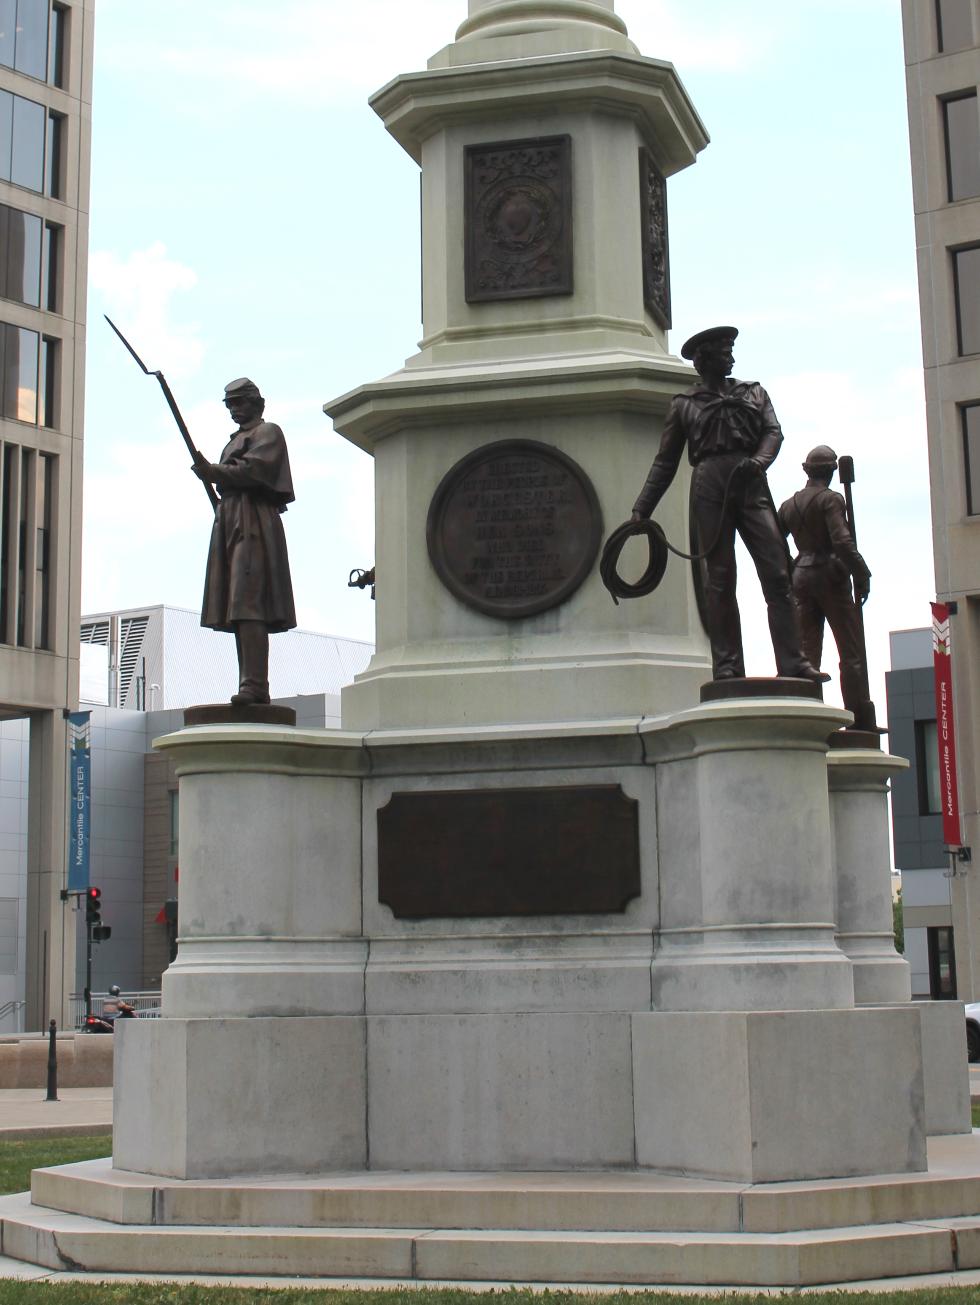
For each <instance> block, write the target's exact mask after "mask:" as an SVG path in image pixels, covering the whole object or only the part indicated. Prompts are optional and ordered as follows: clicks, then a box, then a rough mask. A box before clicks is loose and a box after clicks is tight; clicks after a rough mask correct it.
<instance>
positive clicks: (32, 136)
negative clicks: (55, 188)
mask: <svg viewBox="0 0 980 1305" xmlns="http://www.w3.org/2000/svg"><path fill="white" fill-rule="evenodd" d="M13 98H14V114H13V130H12V132H11V148H10V180H11V181H12V182H13V183H14V185H15V186H24V187H26V189H27V190H38V191H40V190H42V189H43V188H44V106H43V105H41V104H35V103H34V101H33V100H25V99H24V97H23V96H22V95H15V96H14V97H13Z"/></svg>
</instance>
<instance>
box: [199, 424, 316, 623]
mask: <svg viewBox="0 0 980 1305" xmlns="http://www.w3.org/2000/svg"><path fill="white" fill-rule="evenodd" d="M217 466H218V468H219V469H220V475H219V476H218V478H217V480H216V482H215V483H216V487H217V490H218V493H219V494H220V496H221V498H220V502H219V504H218V510H217V512H216V513H215V517H214V528H213V530H212V531H211V546H210V549H209V551H208V567H207V574H206V576H205V580H204V602H203V604H202V607H201V624H202V625H206V626H210V628H211V629H212V630H227V631H231V632H234V629H235V626H236V624H237V623H238V622H239V621H262V622H264V624H265V625H266V626H268V628H269V632H270V634H276V633H279V632H281V631H283V630H291V629H293V627H294V626H295V625H296V609H295V606H294V604H293V586H292V582H291V580H290V578H289V557H288V555H287V553H286V535H285V532H284V531H283V528H282V513H283V512H285V511H286V505H287V503H292V502H293V499H294V498H295V495H294V493H293V481H292V477H291V475H290V471H289V455H288V453H287V452H286V441H285V439H284V437H283V433H282V431H281V430H280V429H279V427H278V426H276V425H275V424H274V423H273V422H269V421H262V420H260V419H256V420H255V421H252V422H249V423H248V425H246V426H243V427H242V428H241V429H240V430H239V431H237V432H236V434H235V435H234V436H233V437H232V439H231V440H230V441H229V443H228V444H227V445H226V446H225V448H224V450H223V451H222V454H221V460H220V462H219V463H218V464H217Z"/></svg>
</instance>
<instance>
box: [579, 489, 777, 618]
mask: <svg viewBox="0 0 980 1305" xmlns="http://www.w3.org/2000/svg"><path fill="white" fill-rule="evenodd" d="M744 474H745V473H744V472H742V471H740V470H739V464H736V465H735V466H734V467H733V468H732V470H731V474H730V475H729V477H728V481H727V482H726V484H725V494H724V497H723V499H722V503H721V511H720V512H719V514H718V529H717V530H716V531H715V537H714V539H712V541H711V543H710V544H709V545H708V547H707V548H705V549H702V551H701V552H700V553H685V552H683V551H682V550H681V549H679V548H675V547H674V545H673V544H672V543H671V542H670V540H669V539H668V538H667V536H666V535H665V534H664V532H663V529H662V528H661V527H660V526H658V525H657V523H656V521H649V520H647V521H624V522H623V524H622V525H621V526H617V527H616V529H615V530H614V531H613V532H612V534H611V535H610V536H609V538H608V539H607V540H606V542H605V544H604V545H603V549H602V556H601V558H600V559H599V578H600V579H601V580H602V583H603V584H604V585H605V586H606V588H607V589H608V590H609V592H610V593H611V594H612V600H613V602H614V603H615V604H616V606H617V607H618V606H619V600H620V599H621V598H645V597H646V595H647V594H652V593H653V591H654V589H656V588H657V586H658V585H659V584H660V582H661V580H662V579H663V578H664V572H665V571H666V570H667V561H668V557H667V555H668V552H670V553H673V554H674V556H675V557H682V558H683V559H684V560H685V561H686V562H701V561H703V560H704V558H706V557H707V556H708V554H709V553H712V552H713V551H714V549H715V547H716V545H717V543H718V540H719V539H720V538H721V532H722V529H723V528H724V523H725V510H726V509H727V507H728V499H729V497H730V495H731V492H732V489H733V488H734V486H735V485H736V483H737V482H738V481H739V480H740V479H742V478H743V477H744ZM773 510H774V511H775V508H774V509H773ZM637 535H646V537H647V565H646V569H645V570H644V572H643V574H642V575H641V576H640V578H639V580H637V581H636V583H635V584H630V582H629V581H628V580H624V579H623V577H622V576H621V575H620V574H619V569H618V568H619V559H620V557H621V556H622V553H623V549H624V548H625V547H626V544H627V543H628V541H629V540H631V539H633V538H635V537H636V536H637Z"/></svg>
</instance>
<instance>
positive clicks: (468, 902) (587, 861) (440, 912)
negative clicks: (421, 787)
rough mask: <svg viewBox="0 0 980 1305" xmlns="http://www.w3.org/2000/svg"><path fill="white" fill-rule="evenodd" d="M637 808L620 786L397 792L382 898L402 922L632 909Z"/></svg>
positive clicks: (384, 817) (387, 831)
mask: <svg viewBox="0 0 980 1305" xmlns="http://www.w3.org/2000/svg"><path fill="white" fill-rule="evenodd" d="M638 806H639V804H638V803H637V801H636V800H635V799H634V798H629V797H627V796H626V794H625V793H624V792H623V790H622V789H621V788H620V786H619V785H618V784H602V785H596V786H594V787H584V786H582V787H565V788H520V789H473V790H469V789H456V790H448V791H443V792H436V793H433V792H426V793H393V794H392V796H391V800H390V801H389V802H388V804H387V806H385V807H382V808H381V809H380V810H379V812H378V900H379V901H380V902H382V903H383V904H384V905H385V906H389V907H390V908H391V909H392V911H393V912H394V913H395V915H396V916H397V917H398V918H399V919H403V920H417V919H425V918H427V917H438V916H443V917H447V916H449V917H456V918H459V917H466V916H488V915H594V914H606V913H610V912H622V911H625V909H626V906H627V904H628V903H629V902H630V901H631V899H632V898H634V897H637V896H639V893H640V836H639V824H638Z"/></svg>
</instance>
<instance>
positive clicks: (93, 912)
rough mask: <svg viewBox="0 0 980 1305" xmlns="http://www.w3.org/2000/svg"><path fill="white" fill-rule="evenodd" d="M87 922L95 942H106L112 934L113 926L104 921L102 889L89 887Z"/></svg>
mask: <svg viewBox="0 0 980 1305" xmlns="http://www.w3.org/2000/svg"><path fill="white" fill-rule="evenodd" d="M85 924H86V926H87V928H89V929H90V930H91V931H92V932H91V937H92V941H93V942H97V943H100V942H105V941H106V940H107V939H108V938H110V937H111V936H112V927H111V926H110V925H108V924H103V923H102V889H101V888H89V889H88V890H87V891H86V894H85Z"/></svg>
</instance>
